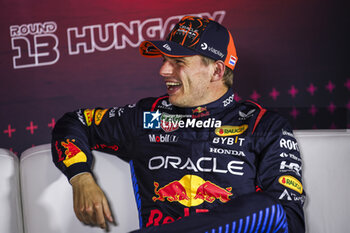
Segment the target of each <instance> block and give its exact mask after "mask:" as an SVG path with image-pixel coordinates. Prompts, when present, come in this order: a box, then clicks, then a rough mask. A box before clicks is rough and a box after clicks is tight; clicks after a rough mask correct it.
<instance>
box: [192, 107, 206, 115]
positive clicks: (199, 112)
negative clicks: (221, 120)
mask: <svg viewBox="0 0 350 233" xmlns="http://www.w3.org/2000/svg"><path fill="white" fill-rule="evenodd" d="M209 114H210V113H209V111H208V110H207V107H197V108H195V109H192V118H200V117H205V116H209Z"/></svg>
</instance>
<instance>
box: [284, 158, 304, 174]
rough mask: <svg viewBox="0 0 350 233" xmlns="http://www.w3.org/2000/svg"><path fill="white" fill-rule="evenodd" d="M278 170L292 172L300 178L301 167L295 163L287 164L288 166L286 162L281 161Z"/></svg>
mask: <svg viewBox="0 0 350 233" xmlns="http://www.w3.org/2000/svg"><path fill="white" fill-rule="evenodd" d="M280 170H281V171H293V172H294V173H295V174H297V175H298V176H301V174H300V171H301V167H300V165H299V164H297V163H289V164H287V161H282V162H281V165H280Z"/></svg>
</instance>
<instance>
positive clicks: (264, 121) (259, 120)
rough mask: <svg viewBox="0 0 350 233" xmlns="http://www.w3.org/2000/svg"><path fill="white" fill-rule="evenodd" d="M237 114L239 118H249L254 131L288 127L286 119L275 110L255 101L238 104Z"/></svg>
mask: <svg viewBox="0 0 350 233" xmlns="http://www.w3.org/2000/svg"><path fill="white" fill-rule="evenodd" d="M239 104H240V109H242V110H240V111H239V112H238V114H239V115H240V117H241V118H244V117H250V116H251V119H252V120H253V121H254V122H255V125H256V129H257V130H258V129H260V130H274V129H275V128H279V127H282V126H284V125H289V122H288V120H287V118H285V117H284V116H283V115H281V113H279V112H278V111H277V110H275V109H271V108H268V107H265V106H263V105H262V104H260V103H257V102H255V101H251V100H246V101H243V102H240V103H239Z"/></svg>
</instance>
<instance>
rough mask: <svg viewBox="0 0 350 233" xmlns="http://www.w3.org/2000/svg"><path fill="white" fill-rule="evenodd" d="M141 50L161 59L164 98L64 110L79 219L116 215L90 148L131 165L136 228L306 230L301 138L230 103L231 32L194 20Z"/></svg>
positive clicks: (56, 144) (255, 108)
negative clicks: (137, 216)
mask: <svg viewBox="0 0 350 233" xmlns="http://www.w3.org/2000/svg"><path fill="white" fill-rule="evenodd" d="M140 52H141V54H142V55H144V56H146V57H161V58H163V64H162V66H161V68H160V71H159V73H160V75H161V77H162V78H163V79H164V82H165V86H166V88H167V94H166V95H164V96H161V97H156V98H146V99H142V100H140V101H139V102H138V103H137V104H136V105H127V106H125V107H124V108H117V107H115V108H111V109H101V108H96V109H80V110H78V111H76V112H71V113H67V114H66V115H65V116H63V117H62V118H61V119H60V120H59V121H58V122H57V124H56V127H55V129H54V131H53V139H52V152H53V160H54V162H55V164H56V166H57V167H58V168H59V169H60V170H61V171H62V172H63V173H64V174H65V175H66V176H67V178H68V179H69V181H70V183H71V184H72V188H73V194H74V211H75V213H76V215H77V218H78V219H79V220H80V221H82V222H83V223H85V224H91V225H98V226H100V227H102V228H106V220H108V221H111V222H112V221H113V219H112V215H111V212H110V209H109V204H108V202H107V199H106V197H105V195H104V193H103V191H102V190H101V189H100V188H99V186H98V184H96V182H95V180H94V178H93V176H92V172H91V164H92V160H93V157H92V154H91V148H94V149H96V148H97V149H101V148H104V151H106V152H109V153H114V154H116V155H117V156H119V157H121V158H123V159H124V160H127V161H129V163H130V166H131V171H132V173H133V177H135V179H134V187H138V188H135V195H137V196H139V197H140V200H139V202H138V209H139V211H140V219H139V220H140V228H141V229H140V230H139V232H181V231H182V232H203V233H204V232H241V230H242V231H244V232H297V233H301V232H304V231H305V226H304V225H305V224H304V214H303V204H304V200H305V191H304V190H303V186H302V183H301V179H302V177H301V176H302V172H301V159H300V154H299V148H298V144H297V142H296V140H295V138H294V135H293V133H292V129H291V127H290V125H289V123H288V122H287V121H286V120H285V119H284V118H282V117H281V116H279V115H278V114H276V113H273V112H270V111H267V110H266V109H264V108H262V107H261V106H260V105H258V104H257V103H254V102H251V101H247V102H243V103H238V102H236V101H235V100H234V95H233V90H232V88H231V86H232V82H233V70H234V68H235V65H236V62H237V59H238V58H237V54H236V49H235V46H234V42H233V39H232V36H231V34H230V32H229V31H228V30H227V29H226V28H225V27H223V26H222V25H220V24H219V23H217V22H215V21H212V20H210V19H204V18H199V17H192V16H188V17H184V18H183V19H182V20H181V21H180V22H179V23H178V24H177V25H175V27H174V28H173V30H172V31H171V32H170V34H169V35H168V37H167V39H166V40H162V41H145V42H143V43H142V44H141V45H140Z"/></svg>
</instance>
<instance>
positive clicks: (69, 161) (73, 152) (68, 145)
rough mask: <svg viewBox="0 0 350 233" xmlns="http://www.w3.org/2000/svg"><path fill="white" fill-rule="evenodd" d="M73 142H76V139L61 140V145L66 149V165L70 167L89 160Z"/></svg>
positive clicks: (64, 161)
mask: <svg viewBox="0 0 350 233" xmlns="http://www.w3.org/2000/svg"><path fill="white" fill-rule="evenodd" d="M73 142H75V140H74V139H72V141H70V140H69V139H67V140H66V142H61V145H62V146H63V147H64V148H65V149H66V150H65V152H64V154H65V155H66V158H65V159H64V160H63V163H64V165H66V167H69V166H71V165H73V164H75V163H81V162H86V161H87V158H86V155H85V153H84V152H82V151H81V150H80V149H79V147H77V146H76V145H75V144H74V143H73Z"/></svg>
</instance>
